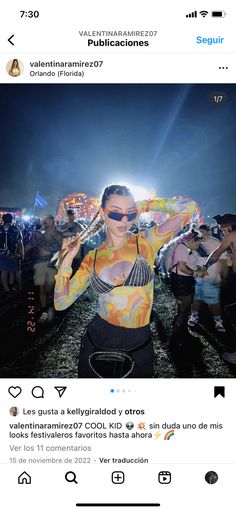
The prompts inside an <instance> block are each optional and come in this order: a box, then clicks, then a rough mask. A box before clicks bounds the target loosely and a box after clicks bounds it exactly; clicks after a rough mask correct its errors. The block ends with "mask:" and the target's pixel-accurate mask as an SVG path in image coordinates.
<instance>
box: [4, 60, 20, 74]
mask: <svg viewBox="0 0 236 511" xmlns="http://www.w3.org/2000/svg"><path fill="white" fill-rule="evenodd" d="M6 69H7V73H8V74H9V75H10V76H12V77H13V78H16V77H17V76H20V75H22V73H23V71H24V66H23V64H22V62H21V61H20V60H18V59H12V60H9V62H8V63H7V66H6Z"/></svg>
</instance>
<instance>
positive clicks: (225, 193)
mask: <svg viewBox="0 0 236 511" xmlns="http://www.w3.org/2000/svg"><path fill="white" fill-rule="evenodd" d="M214 91H216V92H224V93H226V94H227V98H228V100H227V102H226V103H225V104H224V105H221V106H216V105H213V104H212V103H211V102H210V100H209V96H210V94H211V93H212V92H214ZM0 93H1V94H0V118H1V133H2V134H1V185H0V206H11V207H12V206H27V207H29V206H32V205H33V204H34V198H35V193H36V191H37V190H39V192H40V194H41V195H42V197H44V198H45V199H46V200H47V201H48V203H49V205H50V207H49V208H48V209H47V212H49V211H50V212H52V213H55V207H56V204H57V199H58V197H59V196H60V197H63V196H65V195H67V194H68V193H73V192H83V193H86V194H88V195H98V194H100V193H101V191H102V190H103V188H104V187H105V186H107V185H108V184H110V183H115V182H120V181H122V180H124V181H128V182H130V183H131V184H134V185H139V186H144V187H146V188H154V189H155V190H156V191H157V194H158V195H159V196H162V197H172V196H174V195H189V196H191V197H192V198H194V199H195V200H196V201H197V202H199V204H200V207H201V209H202V211H203V214H204V215H210V216H212V215H214V214H217V213H223V212H236V177H235V176H236V172H235V169H236V85H222V84H221V85H213V86H212V85H194V86H193V85H134V84H131V85H97V84H96V85H87V84H85V85H66V84H63V85H23V84H22V85H21V84H18V85H11V84H10V85H0Z"/></svg>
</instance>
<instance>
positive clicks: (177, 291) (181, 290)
mask: <svg viewBox="0 0 236 511" xmlns="http://www.w3.org/2000/svg"><path fill="white" fill-rule="evenodd" d="M201 239H202V238H201V236H200V235H199V233H198V232H197V231H194V230H193V231H191V232H190V233H188V234H187V235H185V236H181V237H180V239H179V242H178V244H177V246H176V248H175V250H174V252H173V256H172V257H173V258H172V272H171V275H170V278H171V288H172V292H173V294H174V296H175V298H176V300H177V305H178V312H177V316H176V317H175V320H174V328H173V339H174V340H176V341H177V342H180V344H182V343H183V342H184V336H186V335H187V336H188V326H187V324H188V317H189V313H190V310H191V303H192V298H193V293H194V287H195V278H194V277H204V276H205V275H206V274H207V272H206V270H202V269H199V270H197V269H196V268H195V266H196V261H195V256H194V251H195V250H197V249H198V248H199V247H200V244H201Z"/></svg>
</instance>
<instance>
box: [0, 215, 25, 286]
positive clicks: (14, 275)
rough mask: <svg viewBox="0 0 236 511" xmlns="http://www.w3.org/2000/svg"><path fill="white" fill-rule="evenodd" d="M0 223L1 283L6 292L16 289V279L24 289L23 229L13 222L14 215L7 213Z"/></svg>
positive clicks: (18, 284)
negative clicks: (22, 265) (22, 273)
mask: <svg viewBox="0 0 236 511" xmlns="http://www.w3.org/2000/svg"><path fill="white" fill-rule="evenodd" d="M2 219H3V223H2V225H0V271H1V283H2V286H3V289H4V292H5V293H9V291H10V290H11V289H12V290H15V288H14V281H15V280H16V284H17V287H18V290H19V291H21V290H22V282H21V266H20V264H21V261H22V260H23V258H24V246H23V241H22V234H21V231H20V229H19V228H18V227H16V225H14V224H13V216H12V215H11V213H6V214H5V215H3V217H2Z"/></svg>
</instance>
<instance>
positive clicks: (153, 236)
mask: <svg viewBox="0 0 236 511" xmlns="http://www.w3.org/2000/svg"><path fill="white" fill-rule="evenodd" d="M194 204H195V203H194ZM145 206H146V204H145ZM146 210H147V209H146ZM174 217H175V218H176V217H179V218H178V222H177V224H176V227H175V228H174V229H172V230H168V232H162V231H163V226H164V224H163V226H162V230H161V232H159V227H158V226H155V227H152V228H151V229H147V230H146V231H143V232H141V233H140V234H138V235H136V234H132V233H129V234H128V238H126V239H125V240H124V242H123V243H122V244H121V245H120V246H119V247H118V248H117V247H108V246H107V244H106V242H104V243H103V244H102V245H101V246H100V247H99V248H98V249H97V250H91V251H90V252H89V253H88V254H87V255H86V256H85V258H84V259H83V261H82V264H81V266H80V268H79V270H78V271H77V272H76V273H75V275H74V276H73V277H72V278H71V279H70V277H71V273H72V270H71V268H64V269H59V271H58V273H57V275H56V285H55V296H54V303H55V308H56V310H64V309H66V308H67V307H69V306H70V305H71V304H72V303H73V302H74V301H75V300H76V299H77V298H78V297H79V296H80V295H81V294H82V293H83V292H84V291H85V289H86V288H87V287H88V286H89V285H91V287H92V288H93V289H94V290H95V291H96V292H97V293H98V311H97V312H98V314H99V315H100V317H101V318H103V319H104V320H105V321H107V322H108V323H111V324H113V325H116V326H123V327H127V328H138V327H142V326H145V325H147V324H148V323H149V321H150V314H151V308H152V301H153V265H154V261H155V256H156V253H157V252H158V250H159V249H160V248H161V247H162V246H163V245H164V244H165V243H167V242H168V241H170V239H171V238H172V237H173V235H174V234H175V231H176V228H178V230H179V228H180V227H181V225H184V224H186V223H187V222H188V221H189V218H190V214H189V212H187V213H186V212H185V213H183V214H180V213H177V214H175V215H174V216H173V218H174ZM167 224H168V222H167ZM167 228H169V225H167ZM166 230H167V229H166Z"/></svg>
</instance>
